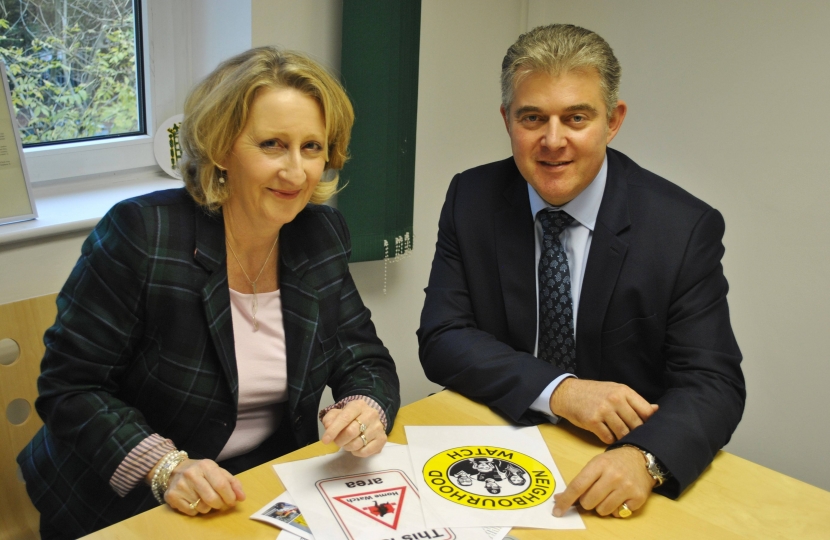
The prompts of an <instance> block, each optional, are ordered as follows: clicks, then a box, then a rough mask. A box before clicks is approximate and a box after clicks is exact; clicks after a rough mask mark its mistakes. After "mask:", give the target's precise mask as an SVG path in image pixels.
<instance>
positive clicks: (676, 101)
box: [528, 0, 830, 496]
mask: <svg viewBox="0 0 830 540" xmlns="http://www.w3.org/2000/svg"><path fill="white" fill-rule="evenodd" d="M528 20H529V24H530V25H531V27H532V26H536V25H538V24H548V23H552V22H562V23H573V24H577V25H580V26H584V27H586V28H590V29H591V30H594V31H596V32H597V33H599V34H600V35H602V36H603V37H604V38H605V39H606V40H607V41H608V42H609V43H610V44H611V46H612V47H613V48H614V51H615V53H616V55H617V57H618V58H619V60H620V63H621V64H622V67H623V76H622V91H621V97H622V99H624V100H626V101H627V102H628V105H629V110H628V116H627V118H626V120H625V125H624V126H623V128H622V131H621V132H620V134H619V136H618V137H617V138H616V139H615V140H614V143H613V146H614V147H616V148H617V149H619V150H621V151H623V152H625V153H627V154H628V155H629V156H631V157H632V158H633V159H635V160H636V161H638V162H639V163H640V165H642V166H644V167H646V168H648V169H651V170H652V171H654V172H656V173H657V174H660V175H662V176H665V177H667V178H669V179H670V180H672V181H674V182H675V183H677V184H679V185H681V186H682V187H684V188H685V189H687V190H689V191H690V192H692V193H693V194H695V195H697V196H698V197H700V198H702V199H703V200H705V201H706V202H708V203H709V204H711V205H713V206H714V207H716V208H718V209H719V210H720V211H721V212H722V213H723V215H724V218H725V219H726V237H725V239H724V244H725V245H726V256H725V258H724V268H725V272H726V277H727V278H728V279H729V283H730V285H731V290H730V293H729V305H730V308H731V313H732V324H733V327H734V329H735V334H736V337H737V339H738V344H739V345H740V346H741V350H742V351H743V354H744V362H743V369H744V374H745V376H746V380H747V394H748V396H747V407H746V411H745V413H744V418H743V421H742V422H741V424H740V426H739V427H738V430H737V432H736V433H735V435H734V437H733V440H732V442H731V443H730V444H729V446H728V447H727V450H729V451H731V452H734V453H736V454H738V455H740V456H743V457H745V458H747V459H750V460H752V461H756V462H758V463H761V464H763V465H766V466H768V467H771V468H773V469H776V470H778V471H781V472H784V473H786V474H789V475H792V476H795V477H797V478H800V479H802V480H804V481H806V482H809V483H812V484H814V485H817V486H819V487H822V488H824V489H830V467H828V465H827V463H828V460H827V447H828V445H830V415H828V414H827V411H828V408H830V406H828V402H827V398H826V397H825V396H826V395H827V394H826V393H827V389H828V386H830V361H828V356H829V355H828V352H827V346H826V342H825V341H824V337H825V336H826V332H827V329H828V327H829V326H830V287H828V286H827V278H828V270H827V269H828V267H830V250H829V249H828V248H827V246H828V244H830V213H828V203H830V182H828V181H827V173H828V166H827V163H828V161H827V157H826V155H827V154H825V152H827V149H828V147H830V134H828V131H827V128H826V125H825V122H827V120H828V118H830V100H828V96H830V68H828V61H827V55H828V51H830V33H828V32H827V27H828V25H830V3H828V2H822V1H808V0H796V1H792V2H786V3H784V2H778V1H776V0H755V1H753V2H723V1H720V0H697V1H696V2H686V1H682V0H672V1H666V0H637V1H629V2H615V1H613V0H591V1H577V0H558V1H554V0H550V1H538V0H535V1H534V0H531V2H530V9H529V16H528ZM773 496H774V495H773Z"/></svg>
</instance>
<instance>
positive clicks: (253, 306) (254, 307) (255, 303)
mask: <svg viewBox="0 0 830 540" xmlns="http://www.w3.org/2000/svg"><path fill="white" fill-rule="evenodd" d="M231 236H233V232H231ZM234 240H236V238H234ZM279 241H280V235H279V234H278V235H277V238H276V240H274V245H273V246H271V251H269V252H268V255H267V256H266V257H265V262H264V263H262V268H260V269H259V274H257V276H256V279H254V280H251V278H250V276H248V272H246V271H245V267H244V266H242V262H241V261H240V260H239V257H237V256H236V251H235V250H234V249H233V244H231V241H230V239H226V240H225V242H226V243H227V244H228V247H229V248H231V254H232V255H233V258H234V259H236V264H238V265H239V268H240V269H241V270H242V273H243V274H244V275H245V279H247V280H248V283H250V284H251V288H252V289H253V290H254V297H253V298H252V299H251V314H252V316H253V318H254V332H256V331H257V330H259V322H257V320H256V313H257V309H258V308H259V302H258V301H257V297H256V292H257V291H256V283H257V281H259V278H260V277H262V272H264V271H265V267H266V266H267V265H268V260H269V259H270V258H271V254H272V253H273V252H274V249H275V248H276V247H277V242H279Z"/></svg>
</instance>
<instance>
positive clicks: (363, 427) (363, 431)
mask: <svg viewBox="0 0 830 540" xmlns="http://www.w3.org/2000/svg"><path fill="white" fill-rule="evenodd" d="M354 421H355V422H357V425H358V426H360V432H361V433H366V424H364V423H363V422H361V421H360V420H358V419H357V418H355V419H354Z"/></svg>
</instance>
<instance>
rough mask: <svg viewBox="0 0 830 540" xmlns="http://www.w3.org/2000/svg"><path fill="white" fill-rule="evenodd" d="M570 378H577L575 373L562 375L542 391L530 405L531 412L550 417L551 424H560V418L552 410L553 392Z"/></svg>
mask: <svg viewBox="0 0 830 540" xmlns="http://www.w3.org/2000/svg"><path fill="white" fill-rule="evenodd" d="M568 377H576V375H574V374H573V373H563V374H562V375H560V376H558V377H557V378H555V379H553V381H551V383H550V384H549V385H547V386H546V387H545V389H544V390H542V393H541V394H539V397H537V398H536V399H535V400H534V401H533V403H531V404H530V410H531V411H536V412H540V413H542V414H544V415H545V416H547V417H548V420H549V421H550V423H551V424H557V423H559V417H558V416H556V415H555V414H553V411H551V410H550V397H551V396H552V395H553V391H554V390H556V388H557V387H558V386H559V385H560V384H561V383H562V381H564V380H565V379H567V378H568Z"/></svg>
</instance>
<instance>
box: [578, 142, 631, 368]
mask: <svg viewBox="0 0 830 540" xmlns="http://www.w3.org/2000/svg"><path fill="white" fill-rule="evenodd" d="M630 225H631V219H630V216H629V214H628V184H627V180H626V178H625V175H624V171H623V170H622V168H621V164H620V162H619V159H618V158H617V157H616V155H615V154H614V153H613V151H610V150H609V151H608V178H607V180H606V184H605V193H604V194H603V196H602V203H601V204H600V208H599V214H598V215H597V223H596V226H595V227H594V234H593V237H592V239H591V250H590V252H589V254H588V264H587V266H586V268H585V277H584V278H583V279H582V290H581V292H580V300H579V314H578V315H577V330H576V333H577V339H576V357H577V375H579V376H580V377H583V378H588V379H596V378H598V377H599V375H600V373H601V358H602V342H601V340H600V335H601V334H602V323H603V321H604V319H605V313H606V311H607V309H608V303H609V301H610V300H611V294H612V293H613V292H614V288H615V287H616V284H617V277H618V276H619V273H620V268H622V263H623V261H624V260H625V254H626V252H627V251H628V244H627V243H626V242H625V241H624V237H623V235H622V233H623V231H625V230H626V229H627V228H628V227H629V226H630Z"/></svg>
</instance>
